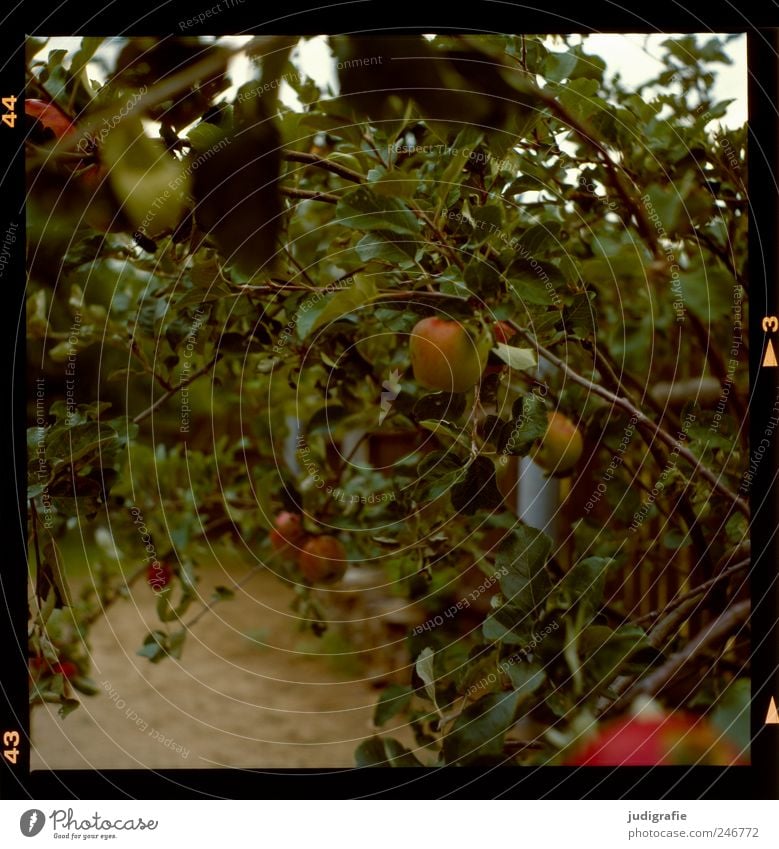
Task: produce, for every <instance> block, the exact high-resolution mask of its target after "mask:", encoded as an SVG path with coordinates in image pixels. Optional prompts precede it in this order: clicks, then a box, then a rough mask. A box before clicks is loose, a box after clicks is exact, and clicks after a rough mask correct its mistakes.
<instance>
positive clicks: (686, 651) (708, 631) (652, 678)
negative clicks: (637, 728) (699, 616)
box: [611, 601, 751, 710]
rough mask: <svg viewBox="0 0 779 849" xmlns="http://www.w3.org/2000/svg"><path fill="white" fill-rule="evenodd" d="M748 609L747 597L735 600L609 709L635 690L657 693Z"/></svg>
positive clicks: (628, 698)
mask: <svg viewBox="0 0 779 849" xmlns="http://www.w3.org/2000/svg"><path fill="white" fill-rule="evenodd" d="M750 609H751V602H750V601H741V602H739V603H738V604H734V605H733V606H732V607H731V608H729V609H728V610H726V611H725V612H724V613H722V614H721V615H720V616H718V617H717V618H716V619H715V620H714V621H713V622H711V623H710V624H709V625H707V626H706V627H705V628H704V629H703V630H702V631H699V632H698V634H696V635H695V636H694V637H693V638H692V639H691V640H690V642H689V643H687V645H686V646H685V647H684V648H683V649H681V651H678V652H676V653H675V654H673V655H671V657H670V658H669V659H668V660H667V661H666V662H665V663H664V664H663V665H662V666H661V667H660V668H659V669H656V670H655V671H654V672H652V673H650V674H649V675H647V676H646V678H643V679H641V680H640V681H638V682H636V683H635V684H634V685H633V687H631V688H630V689H629V690H627V691H626V692H625V693H623V695H622V696H620V698H619V699H618V700H617V701H616V702H614V704H613V705H612V707H611V709H613V710H619V709H620V708H622V707H626V706H627V704H629V703H630V702H631V701H632V700H633V698H634V697H635V696H637V695H639V694H645V695H648V696H655V695H657V694H658V693H661V692H662V691H663V689H664V688H665V687H666V686H667V685H668V684H669V683H670V682H671V681H672V680H673V679H674V678H675V677H676V676H677V675H678V674H679V673H680V672H681V670H682V669H683V667H685V666H686V665H687V664H689V663H691V662H692V661H693V660H694V659H695V658H696V657H697V656H698V655H699V654H701V653H702V652H704V651H706V650H707V649H708V648H709V647H710V646H711V645H713V644H716V643H718V642H721V641H722V640H724V639H726V638H727V637H729V636H730V635H731V633H732V632H733V630H734V629H736V628H738V627H740V626H742V625H743V624H744V623H745V622H746V621H747V619H749V612H750Z"/></svg>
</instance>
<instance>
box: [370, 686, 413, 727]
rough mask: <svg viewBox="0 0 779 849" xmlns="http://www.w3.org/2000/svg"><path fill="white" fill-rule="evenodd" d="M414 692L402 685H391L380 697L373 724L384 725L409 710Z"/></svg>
mask: <svg viewBox="0 0 779 849" xmlns="http://www.w3.org/2000/svg"><path fill="white" fill-rule="evenodd" d="M412 694H413V690H412V689H411V687H407V686H404V685H401V684H390V685H389V687H387V688H386V689H385V690H384V692H383V693H382V694H381V695H380V696H379V701H378V702H377V703H376V709H375V710H374V712H373V724H374V725H384V723H385V722H387V721H388V720H390V719H392V717H393V716H395V715H396V714H399V713H403V711H405V710H406V708H408V706H409V704H410V703H411V696H412Z"/></svg>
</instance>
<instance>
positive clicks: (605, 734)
mask: <svg viewBox="0 0 779 849" xmlns="http://www.w3.org/2000/svg"><path fill="white" fill-rule="evenodd" d="M565 763H566V764H568V765H569V766H666V765H672V764H677V765H689V764H705V765H708V766H728V765H730V764H736V763H739V753H738V752H737V751H736V749H735V747H734V746H733V744H732V743H731V742H730V741H729V740H727V739H725V738H724V737H723V736H722V735H721V733H720V732H719V731H717V729H716V728H714V726H712V725H711V723H709V722H708V721H707V720H706V719H704V718H702V717H694V716H689V715H686V714H682V713H673V714H669V715H668V716H659V717H656V716H652V717H646V718H641V717H629V718H624V717H623V718H621V719H617V720H614V721H613V722H610V723H608V724H607V725H605V726H603V727H602V728H600V729H599V730H598V731H597V733H596V734H595V736H594V737H592V738H591V739H590V740H588V741H587V742H586V743H584V745H582V746H581V747H580V748H579V749H578V751H576V752H574V754H573V755H571V756H570V757H569V758H568V759H567V760H566V761H565Z"/></svg>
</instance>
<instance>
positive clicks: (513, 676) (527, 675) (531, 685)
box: [506, 663, 546, 700]
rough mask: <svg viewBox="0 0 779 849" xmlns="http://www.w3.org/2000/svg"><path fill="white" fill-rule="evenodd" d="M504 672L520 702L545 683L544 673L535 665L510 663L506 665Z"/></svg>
mask: <svg viewBox="0 0 779 849" xmlns="http://www.w3.org/2000/svg"><path fill="white" fill-rule="evenodd" d="M506 672H507V673H508V676H509V679H510V681H511V686H512V687H513V688H514V690H515V691H516V692H517V693H519V696H520V699H521V700H524V699H526V698H527V697H528V696H532V695H533V693H535V691H536V690H537V689H538V688H539V687H540V686H541V685H542V684H543V683H544V681H546V672H544V670H543V669H542V668H541V667H540V666H539V665H538V664H535V663H512V664H511V665H506Z"/></svg>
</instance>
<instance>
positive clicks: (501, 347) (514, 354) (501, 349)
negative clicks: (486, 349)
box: [493, 342, 538, 371]
mask: <svg viewBox="0 0 779 849" xmlns="http://www.w3.org/2000/svg"><path fill="white" fill-rule="evenodd" d="M493 351H495V353H496V354H497V355H498V356H499V357H500V358H501V360H503V362H504V363H506V364H507V365H508V366H509V367H510V368H513V369H516V370H517V371H522V370H523V369H530V368H535V367H536V365H538V361H537V360H536V355H535V353H534V352H533V350H532V348H515V347H514V346H513V345H505V344H504V343H503V342H498V344H497V345H496V346H495V347H494V348H493Z"/></svg>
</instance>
